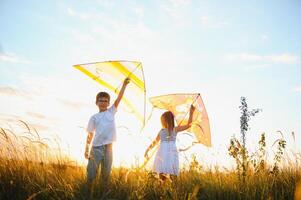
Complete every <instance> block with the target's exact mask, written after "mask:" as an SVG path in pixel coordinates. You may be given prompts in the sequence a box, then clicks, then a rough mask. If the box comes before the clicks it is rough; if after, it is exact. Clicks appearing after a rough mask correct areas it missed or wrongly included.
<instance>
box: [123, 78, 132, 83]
mask: <svg viewBox="0 0 301 200" xmlns="http://www.w3.org/2000/svg"><path fill="white" fill-rule="evenodd" d="M130 80H131V79H130V78H129V77H127V78H126V79H124V81H123V85H127V84H129V82H130Z"/></svg>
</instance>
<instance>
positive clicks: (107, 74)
mask: <svg viewBox="0 0 301 200" xmlns="http://www.w3.org/2000/svg"><path fill="white" fill-rule="evenodd" d="M74 67H75V68H76V69H78V70H80V71H81V72H83V73H84V74H86V75H87V76H89V77H90V78H92V79H93V80H94V81H96V82H98V83H99V84H100V85H102V86H104V87H106V88H107V89H109V90H111V91H112V92H114V93H118V92H119V89H120V88H121V86H122V82H123V80H124V79H125V78H127V77H128V78H130V79H131V83H132V84H129V85H128V87H127V89H126V90H127V92H125V94H124V96H123V98H122V102H123V103H125V105H126V108H127V109H128V110H129V112H132V113H133V114H134V115H135V116H136V117H137V118H138V120H139V121H140V123H141V124H142V127H144V125H145V109H146V108H145V106H146V105H145V101H146V89H145V84H144V73H143V68H142V64H141V62H137V61H106V62H94V63H86V64H78V65H74Z"/></svg>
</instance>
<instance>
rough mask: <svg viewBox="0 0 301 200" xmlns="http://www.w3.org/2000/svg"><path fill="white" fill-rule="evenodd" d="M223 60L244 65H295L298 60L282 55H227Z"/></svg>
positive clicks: (288, 55) (292, 56)
mask: <svg viewBox="0 0 301 200" xmlns="http://www.w3.org/2000/svg"><path fill="white" fill-rule="evenodd" d="M224 59H225V60H227V61H231V62H244V63H258V62H265V63H275V64H294V63H297V62H298V60H299V58H298V56H296V55H291V54H287V53H283V54H280V55H259V54H250V53H238V54H227V55H225V56H224Z"/></svg>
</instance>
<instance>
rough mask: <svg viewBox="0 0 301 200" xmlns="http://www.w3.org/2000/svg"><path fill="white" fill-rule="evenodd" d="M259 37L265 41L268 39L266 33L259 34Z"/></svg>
mask: <svg viewBox="0 0 301 200" xmlns="http://www.w3.org/2000/svg"><path fill="white" fill-rule="evenodd" d="M260 39H261V40H262V41H263V42H265V41H268V40H269V36H267V35H265V34H262V35H261V36H260Z"/></svg>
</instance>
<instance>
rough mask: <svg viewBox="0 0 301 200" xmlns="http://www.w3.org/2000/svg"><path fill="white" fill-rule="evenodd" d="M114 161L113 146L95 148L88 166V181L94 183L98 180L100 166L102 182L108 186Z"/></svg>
mask: <svg viewBox="0 0 301 200" xmlns="http://www.w3.org/2000/svg"><path fill="white" fill-rule="evenodd" d="M112 161H113V154H112V144H106V145H102V146H93V147H92V148H91V151H90V157H89V161H88V166H87V178H88V181H91V182H92V181H93V180H94V179H95V178H96V175H97V172H98V168H99V164H100V165H101V178H102V182H103V183H104V184H105V185H106V184H107V183H108V180H109V177H110V173H111V167H112Z"/></svg>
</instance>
